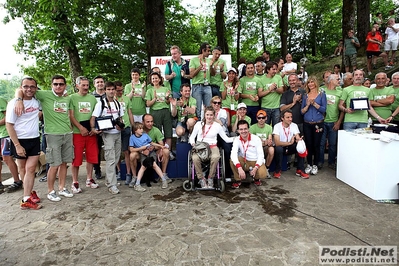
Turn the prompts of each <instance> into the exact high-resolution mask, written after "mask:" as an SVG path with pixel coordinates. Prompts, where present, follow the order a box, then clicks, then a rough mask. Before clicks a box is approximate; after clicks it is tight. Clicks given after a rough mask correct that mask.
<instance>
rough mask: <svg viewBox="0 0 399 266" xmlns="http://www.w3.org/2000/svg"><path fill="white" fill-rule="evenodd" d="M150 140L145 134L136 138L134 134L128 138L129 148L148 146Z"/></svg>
mask: <svg viewBox="0 0 399 266" xmlns="http://www.w3.org/2000/svg"><path fill="white" fill-rule="evenodd" d="M151 142H152V139H151V138H150V136H148V134H147V133H143V135H141V136H140V137H137V136H136V135H135V134H133V135H131V136H130V140H129V146H130V147H133V148H140V147H143V146H147V145H150V144H151Z"/></svg>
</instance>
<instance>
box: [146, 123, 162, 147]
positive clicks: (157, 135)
mask: <svg viewBox="0 0 399 266" xmlns="http://www.w3.org/2000/svg"><path fill="white" fill-rule="evenodd" d="M147 134H148V136H150V138H151V139H152V141H153V142H155V143H159V142H160V141H163V139H164V138H165V137H164V136H163V135H162V132H161V130H159V129H158V128H157V127H152V128H151V130H150V131H149V132H148V133H147Z"/></svg>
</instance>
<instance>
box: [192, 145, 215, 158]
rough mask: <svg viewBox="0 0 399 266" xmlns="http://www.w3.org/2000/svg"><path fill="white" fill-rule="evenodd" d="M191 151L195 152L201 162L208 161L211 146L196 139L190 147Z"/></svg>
mask: <svg viewBox="0 0 399 266" xmlns="http://www.w3.org/2000/svg"><path fill="white" fill-rule="evenodd" d="M192 152H193V153H195V154H197V155H198V157H199V158H200V159H201V162H205V161H208V160H209V158H210V156H211V148H210V147H209V143H207V142H204V141H197V142H196V143H195V144H194V147H193V148H192Z"/></svg>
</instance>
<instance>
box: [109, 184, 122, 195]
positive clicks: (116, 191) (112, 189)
mask: <svg viewBox="0 0 399 266" xmlns="http://www.w3.org/2000/svg"><path fill="white" fill-rule="evenodd" d="M108 191H109V192H110V193H111V194H113V195H115V194H118V193H119V189H118V188H117V187H116V186H112V187H109V188H108Z"/></svg>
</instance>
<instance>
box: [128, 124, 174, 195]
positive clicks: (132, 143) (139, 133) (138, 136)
mask: <svg viewBox="0 0 399 266" xmlns="http://www.w3.org/2000/svg"><path fill="white" fill-rule="evenodd" d="M133 131H134V134H133V135H131V136H130V140H129V150H130V152H139V153H140V162H141V168H140V170H139V172H138V174H137V179H135V178H133V180H132V182H130V184H129V187H134V190H136V191H145V190H146V189H145V188H143V187H142V186H141V185H140V181H141V178H142V177H143V175H144V172H145V170H146V169H147V168H148V167H152V168H153V169H154V170H155V172H156V173H157V174H158V175H159V177H161V178H162V183H166V184H167V181H166V178H165V176H163V174H162V170H161V168H159V166H158V165H157V164H156V159H157V158H156V156H157V154H156V152H155V147H159V148H161V149H164V148H165V147H164V146H162V145H160V144H158V143H155V142H152V139H151V138H150V136H148V134H147V133H143V131H144V129H143V124H142V123H140V122H135V123H134V127H133ZM162 187H164V186H162Z"/></svg>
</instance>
